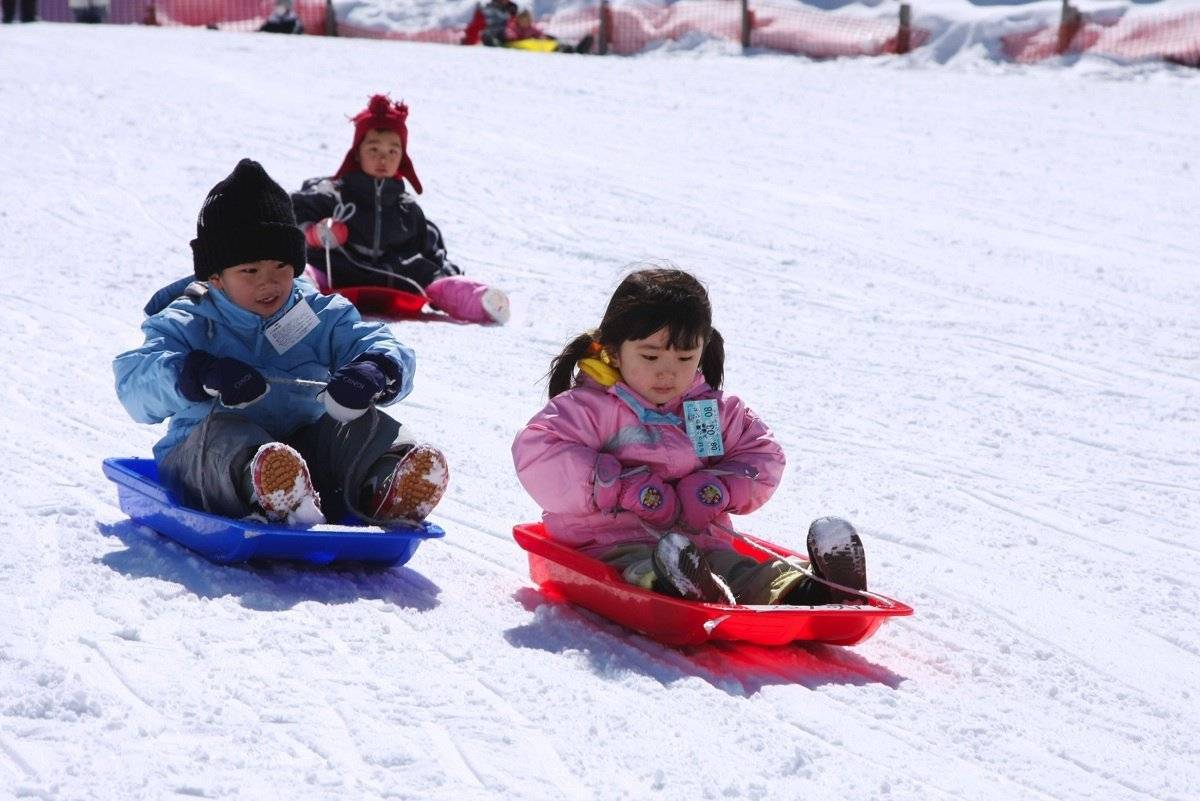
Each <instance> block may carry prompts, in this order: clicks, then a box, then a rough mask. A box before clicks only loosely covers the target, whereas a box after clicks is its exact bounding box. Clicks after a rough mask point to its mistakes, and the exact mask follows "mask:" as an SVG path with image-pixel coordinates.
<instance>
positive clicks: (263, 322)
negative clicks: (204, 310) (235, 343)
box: [208, 281, 301, 332]
mask: <svg viewBox="0 0 1200 801" xmlns="http://www.w3.org/2000/svg"><path fill="white" fill-rule="evenodd" d="M300 296H301V290H300V288H299V287H298V286H297V285H296V282H295V281H293V282H292V292H291V294H290V295H289V296H288V299H287V300H286V301H285V302H284V304H283V306H281V307H280V308H279V311H277V312H275V313H274V314H272V315H271V316H270V317H267V318H263V317H260V316H259V315H257V314H255V313H254V312H252V311H250V310H248V309H243V308H242V307H241V306H239V305H237V304H236V303H234V302H233V301H232V300H230V299H229V296H228V295H226V294H225V293H224V292H222V291H221V290H219V289H217V288H216V287H214V286H210V287H209V288H208V297H209V298H210V299H211V300H212V302H213V307H214V309H215V310H216V312H217V316H219V317H220V318H221V320H222V321H223V322H224V323H226V324H227V325H229V327H230V328H233V329H234V330H236V331H253V332H257V331H260V330H263V329H265V328H267V327H268V326H270V325H272V324H273V323H275V322H276V321H278V320H279V319H280V318H281V317H283V316H284V315H285V314H287V313H288V312H289V311H291V310H292V307H293V306H295V305H296V302H297V301H299V300H300Z"/></svg>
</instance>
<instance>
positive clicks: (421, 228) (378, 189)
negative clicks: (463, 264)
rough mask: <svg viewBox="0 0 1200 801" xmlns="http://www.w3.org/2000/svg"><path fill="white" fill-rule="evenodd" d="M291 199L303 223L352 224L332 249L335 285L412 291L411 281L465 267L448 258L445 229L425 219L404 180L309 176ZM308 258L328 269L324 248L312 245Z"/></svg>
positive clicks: (423, 283) (422, 282)
mask: <svg viewBox="0 0 1200 801" xmlns="http://www.w3.org/2000/svg"><path fill="white" fill-rule="evenodd" d="M292 205H293V207H294V208H295V209H296V222H298V223H299V224H300V225H301V227H304V226H305V225H307V224H310V223H314V222H317V221H318V220H323V219H325V218H326V217H334V218H336V219H340V220H341V221H342V222H344V223H345V224H346V227H347V228H348V229H349V235H348V238H347V240H346V244H345V245H342V246H341V247H339V248H334V249H333V250H331V251H329V268H330V269H331V270H332V272H333V275H331V276H330V278H331V279H332V283H333V285H334V286H368V285H373V286H390V287H394V288H396V289H405V290H409V291H412V290H413V286H412V284H411V283H410V281H415V282H416V283H417V284H419V285H420V286H421V288H424V287H426V286H428V285H429V284H430V283H431V282H432V281H434V280H435V279H438V278H442V277H443V276H447V275H458V274H460V273H461V272H462V271H461V270H459V269H458V268H457V267H456V266H454V264H453V263H452V262H451V261H450V260H449V259H448V258H446V246H445V244H444V243H443V242H442V232H441V231H439V230H438V227H437V226H436V225H434V224H433V223H432V222H430V221H429V220H427V219H425V213H424V212H423V211H421V207H420V206H418V205H417V201H416V200H415V199H414V198H413V196H412V195H410V194H408V192H406V191H405V189H404V182H403V181H399V180H396V179H394V178H372V177H371V176H369V175H367V174H366V173H363V172H359V171H354V172H350V173H347V174H346V176H345V177H343V178H310V179H308V180H307V181H305V182H304V184H303V186H301V188H300V191H299V192H296V193H294V194H293V195H292ZM339 207H340V212H341V213H340V214H338V213H336V212H338V211H339ZM308 263H309V264H311V265H313V266H314V267H316V268H318V269H320V270H322V271H324V270H325V269H326V263H325V249H324V248H319V247H318V248H313V247H310V248H309V249H308ZM405 279H408V280H405Z"/></svg>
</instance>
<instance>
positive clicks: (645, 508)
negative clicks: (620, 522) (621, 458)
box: [621, 473, 679, 529]
mask: <svg viewBox="0 0 1200 801" xmlns="http://www.w3.org/2000/svg"><path fill="white" fill-rule="evenodd" d="M621 508H622V509H627V510H629V511H630V512H633V513H634V514H635V515H637V516H638V517H640V518H642V519H643V520H645V521H646V522H647V523H649V524H650V525H652V526H654V527H655V528H662V529H665V528H668V527H669V526H670V525H671V524H672V523H674V522H675V518H676V517H677V516H678V515H679V499H678V498H677V497H676V496H675V490H674V489H672V488H671V485H670V484H668V483H667V482H665V481H663V480H662V479H661V478H659V477H658V476H656V475H654V474H653V473H638V474H636V475H633V476H630V477H629V478H626V479H624V480H622V481H621Z"/></svg>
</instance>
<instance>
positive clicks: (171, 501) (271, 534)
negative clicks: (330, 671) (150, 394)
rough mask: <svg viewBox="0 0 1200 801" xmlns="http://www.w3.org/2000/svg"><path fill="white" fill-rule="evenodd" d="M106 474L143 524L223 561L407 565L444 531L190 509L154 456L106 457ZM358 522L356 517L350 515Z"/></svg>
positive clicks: (430, 527) (121, 500) (120, 498)
mask: <svg viewBox="0 0 1200 801" xmlns="http://www.w3.org/2000/svg"><path fill="white" fill-rule="evenodd" d="M104 475H105V476H107V477H108V478H109V479H110V480H111V481H113V482H114V483H115V484H116V485H117V496H118V502H119V503H120V506H121V511H123V512H124V513H125V514H127V515H129V518H130V519H131V520H132V521H133V522H135V523H137V524H139V525H143V526H147V527H149V528H152V529H154V530H155V531H157V532H158V533H160V534H162V535H163V536H165V537H169V538H170V539H173V540H175V541H176V542H178V543H179V544H181V545H184V546H186V547H188V548H191V549H192V550H193V551H196V552H197V553H199V554H201V555H202V556H204V557H205V558H207V559H210V560H212V561H213V562H217V563H219V564H232V563H234V562H244V561H246V560H248V559H288V560H295V561H300V562H307V563H308V564H310V565H327V564H330V563H332V562H375V563H381V564H385V565H402V564H404V563H405V562H407V561H408V560H409V559H411V558H412V555H413V554H414V553H416V550H417V546H419V545H420V544H421V541H422V540H427V539H434V538H437V537H443V536H445V532H444V531H442V529H441V528H440V527H439V526H436V525H434V524H433V523H428V522H426V523H421V524H419V525H414V526H413V527H411V528H401V529H380V528H367V527H362V526H354V525H337V526H335V525H323V526H319V527H317V528H309V529H305V528H291V527H289V526H281V525H275V524H271V523H259V522H256V521H253V520H234V519H232V518H228V517H221V516H219V515H213V514H209V513H207V512H201V511H198V510H196V509H189V508H188V507H186V506H183V505H182V504H180V503H179V502H178V501H177V500H176V499H175V497H174V496H173V495H172V494H171V493H170V491H168V490H167V488H166V487H164V486H163V485H162V484H161V483H159V480H158V466H157V465H156V464H155V463H154V460H153V459H116V458H111V459H105V460H104ZM351 522H355V521H351Z"/></svg>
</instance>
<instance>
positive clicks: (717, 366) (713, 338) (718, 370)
mask: <svg viewBox="0 0 1200 801" xmlns="http://www.w3.org/2000/svg"><path fill="white" fill-rule="evenodd" d="M700 372H701V373H703V374H704V380H705V382H707V383H708V385H709V386H710V387H712V388H713V389H720V388H721V384H722V383H724V381H725V338H724V337H722V336H721V332H720V331H718V330H717V329H715V328H714V329H713V330H712V334H710V335H709V337H708V344H707V345H705V346H704V352H703V353H701V354H700Z"/></svg>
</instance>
